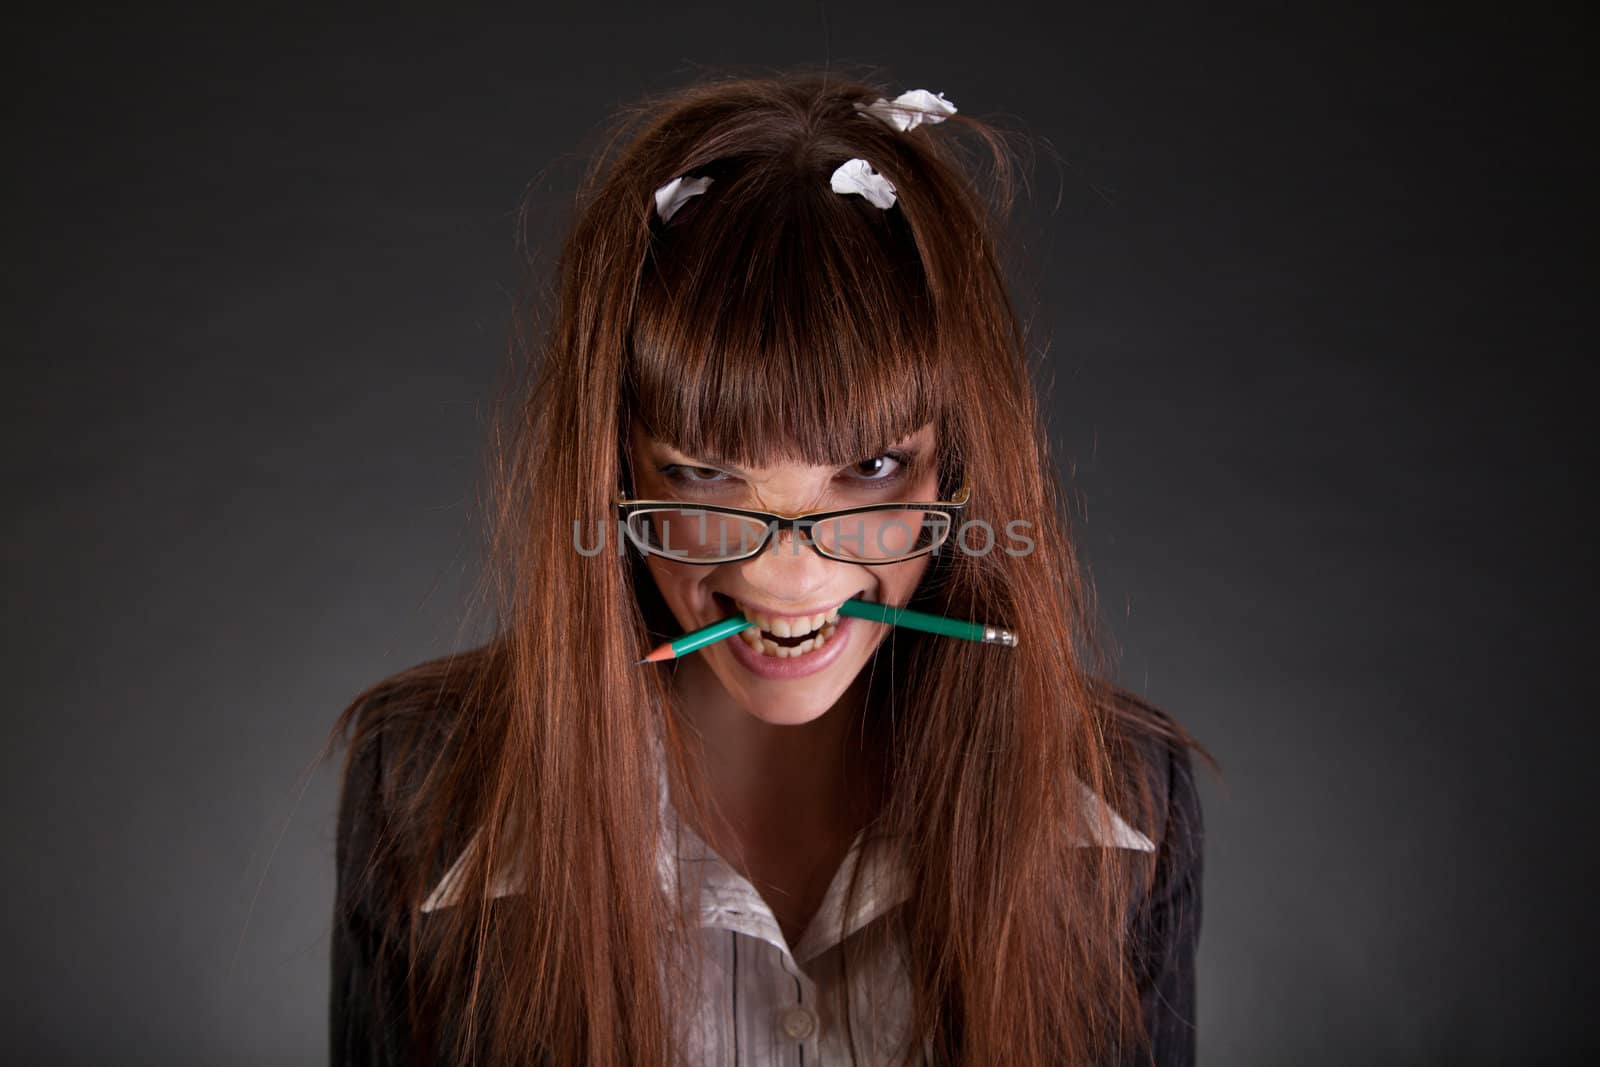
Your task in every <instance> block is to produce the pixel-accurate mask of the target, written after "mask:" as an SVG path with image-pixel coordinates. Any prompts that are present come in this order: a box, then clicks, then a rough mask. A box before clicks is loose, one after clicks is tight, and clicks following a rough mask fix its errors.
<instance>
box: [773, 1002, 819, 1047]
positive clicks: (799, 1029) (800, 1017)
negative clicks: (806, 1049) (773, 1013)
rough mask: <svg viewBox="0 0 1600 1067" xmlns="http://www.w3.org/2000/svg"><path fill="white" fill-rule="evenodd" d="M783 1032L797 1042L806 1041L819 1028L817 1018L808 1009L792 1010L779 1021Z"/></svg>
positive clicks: (786, 1012)
mask: <svg viewBox="0 0 1600 1067" xmlns="http://www.w3.org/2000/svg"><path fill="white" fill-rule="evenodd" d="M778 1025H780V1026H782V1027H783V1032H784V1034H785V1035H787V1036H788V1037H790V1038H793V1039H794V1040H795V1041H804V1040H805V1039H806V1038H808V1037H810V1036H811V1034H812V1032H813V1031H815V1030H816V1028H817V1017H816V1016H815V1015H812V1014H811V1011H810V1009H808V1008H790V1009H788V1010H787V1011H785V1012H784V1013H783V1015H782V1016H780V1017H779V1019H778Z"/></svg>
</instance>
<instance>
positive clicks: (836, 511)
mask: <svg viewBox="0 0 1600 1067" xmlns="http://www.w3.org/2000/svg"><path fill="white" fill-rule="evenodd" d="M971 496H972V483H971V481H966V480H964V481H963V482H962V483H961V488H960V489H959V490H958V491H957V492H956V495H955V497H954V498H952V499H950V500H930V501H906V502H887V503H882V504H857V505H856V506H855V507H849V508H831V509H827V510H823V511H802V512H798V513H796V514H793V515H785V514H783V513H781V512H777V511H758V510H756V509H754V508H735V507H729V506H727V505H725V504H696V503H693V502H692V501H687V500H630V499H628V498H626V497H623V496H618V497H617V498H616V500H615V503H616V506H617V517H618V518H619V519H620V520H621V522H622V528H623V529H624V530H628V531H629V532H628V535H627V539H628V540H629V541H630V542H631V543H632V544H633V547H634V548H637V549H638V550H639V551H640V552H643V553H645V554H646V555H652V556H659V557H661V558H662V559H669V560H671V561H672V562H674V563H687V564H689V565H690V566H694V567H720V566H722V565H723V564H725V563H742V562H744V561H745V560H747V559H754V558H755V557H756V556H759V555H760V554H761V553H762V552H763V551H764V550H765V549H766V547H767V546H768V545H769V544H771V543H772V541H773V538H774V537H776V536H777V535H778V534H781V533H782V532H783V531H784V530H793V531H794V532H795V533H796V534H806V537H805V543H806V544H808V545H810V546H811V547H812V549H814V550H815V551H816V553H817V555H819V556H821V557H822V558H823V559H827V560H832V561H834V562H836V563H858V564H860V565H861V566H863V567H887V566H889V565H890V564H894V563H904V562H906V561H907V560H912V559H916V558H918V557H919V556H926V555H927V554H928V553H930V552H936V551H938V550H939V548H940V546H941V545H943V544H944V543H945V541H946V540H948V539H949V534H948V533H946V535H945V537H944V538H943V539H941V540H940V541H939V543H938V544H936V545H929V546H928V547H927V548H924V549H922V550H921V551H919V552H913V553H911V554H910V555H908V556H897V557H896V558H894V559H880V560H869V559H856V558H855V557H853V556H835V555H830V554H829V553H828V552H827V551H826V550H824V549H823V547H822V546H821V545H819V544H817V542H816V541H815V539H813V538H812V537H811V536H809V533H808V532H807V531H805V530H802V529H801V527H800V524H801V523H802V522H809V523H811V524H812V525H815V524H816V523H818V522H823V521H825V520H827V519H837V518H840V517H842V516H845V515H856V514H860V513H862V512H868V511H938V512H943V513H944V514H946V515H948V516H949V517H950V519H951V523H950V524H951V525H952V526H953V525H955V522H954V520H955V519H956V517H957V513H958V512H959V511H960V510H961V509H962V508H964V507H966V505H967V501H968V499H969V498H970V497H971ZM669 508H670V509H673V510H677V511H704V512H710V513H713V514H717V515H737V516H740V517H742V518H747V519H759V520H761V525H762V527H763V528H764V529H765V530H766V533H765V534H763V535H762V538H761V541H760V543H758V544H757V545H756V547H755V548H753V549H751V550H750V551H749V552H746V553H745V554H744V555H741V556H734V557H732V558H729V559H685V558H683V557H681V556H675V555H673V554H672V553H670V552H661V551H658V550H656V549H654V548H650V547H648V546H645V545H641V544H639V542H638V541H636V540H634V537H633V533H632V529H631V527H630V526H629V524H628V519H629V518H630V517H632V516H633V515H635V514H637V513H639V512H641V511H661V510H665V509H669Z"/></svg>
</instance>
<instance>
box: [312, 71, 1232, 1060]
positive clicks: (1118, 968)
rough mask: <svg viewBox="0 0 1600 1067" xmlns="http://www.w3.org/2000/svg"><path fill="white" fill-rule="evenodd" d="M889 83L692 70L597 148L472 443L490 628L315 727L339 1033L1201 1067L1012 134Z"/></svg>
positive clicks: (1181, 927)
mask: <svg viewBox="0 0 1600 1067" xmlns="http://www.w3.org/2000/svg"><path fill="white" fill-rule="evenodd" d="M888 95H889V94H888V93H887V92H886V91H884V90H882V89H881V88H880V87H877V86H872V85H866V84H858V83H855V82H852V81H848V80H844V79H841V78H839V77H838V76H837V75H834V76H827V75H797V76H794V77H787V78H773V79H761V80H729V81H720V82H712V83H707V84H701V85H697V86H694V87H692V88H689V89H686V90H683V91H680V92H677V93H675V94H673V95H671V96H668V97H665V98H663V99H660V100H657V101H654V102H652V103H651V104H650V105H649V106H647V107H644V108H640V109H638V110H636V111H633V112H630V113H629V114H628V115H626V116H625V118H624V122H623V125H622V127H621V129H620V130H619V132H618V134H617V136H616V137H615V138H614V139H613V140H612V142H611V144H610V148H609V150H608V151H607V152H605V153H602V158H601V159H600V161H599V163H598V164H597V165H596V167H595V170H594V171H593V174H592V176H591V179H590V181H589V182H588V183H587V185H586V187H585V189H584V191H583V194H582V196H581V198H580V211H579V213H578V216H577V218H576V221H575V223H574V226H573V228H572V231H571V233H570V236H569V237H568V239H567V241H566V244H565V246H564V249H563V252H562V257H561V261H560V265H559V285H558V290H557V300H556V302H555V304H554V305H553V307H552V308H551V311H550V316H549V319H548V322H547V323H546V325H545V329H544V330H543V331H542V333H540V334H537V335H536V336H537V337H538V340H537V342H535V343H534V344H532V345H530V347H532V348H534V349H535V355H536V356H537V359H535V360H533V361H530V362H531V369H532V371H533V377H532V379H531V381H530V383H529V385H528V386H527V387H526V388H525V389H521V390H519V391H518V396H519V406H518V408H517V411H516V413H515V415H514V417H513V418H512V419H511V421H510V424H509V426H508V427H507V428H506V430H505V432H504V433H501V434H497V435H496V442H497V444H498V446H499V447H498V450H497V452H496V455H497V456H498V463H497V464H496V467H495V470H496V472H497V479H496V486H495V488H496V495H495V498H494V499H495V504H496V506H495V510H494V512H493V517H494V520H495V536H494V538H493V543H492V552H491V561H492V563H493V569H492V571H491V573H492V574H493V575H494V576H495V578H496V579H497V585H496V588H497V590H498V591H499V593H500V600H499V603H498V610H499V613H500V615H499V625H498V627H497V632H498V636H496V637H495V638H494V639H493V640H492V641H490V642H489V643H488V644H487V645H485V646H484V647H481V648H478V649H476V650H474V651H472V652H470V653H466V654H463V655H457V656H452V657H449V658H447V659H442V660H439V661H436V662H432V663H427V664H424V665H421V666H419V667H416V668H413V669H411V670H409V671H406V672H404V673H402V674H401V675H399V676H397V677H394V678H390V679H388V680H386V681H384V682H381V683H379V684H377V685H374V686H373V687H371V688H370V689H368V690H367V691H366V692H364V693H362V694H361V695H360V696H359V697H357V698H356V700H355V701H354V702H353V703H352V704H351V706H350V708H349V709H347V710H346V712H345V714H344V716H343V718H342V719H341V733H344V732H347V733H348V734H349V735H350V738H351V741H350V748H349V754H348V757H347V762H346V765H345V775H346V777H345V783H344V791H343V800H342V803H341V815H340V823H339V855H338V865H339V888H338V903H337V910H336V916H335V937H334V947H333V978H334V988H333V1000H332V1024H333V1034H332V1045H333V1061H334V1063H336V1064H354V1063H400V1062H468V1061H473V1062H478V1063H486V1064H511V1063H531V1062H536V1061H544V1062H553V1063H580V1062H582V1063H589V1062H592V1063H627V1064H655V1063H667V1062H688V1063H728V1064H732V1063H739V1064H758V1063H759V1064H766V1063H796V1064H802V1063H836V1062H837V1063H849V1062H857V1063H890V1062H939V1063H955V1062H961V1063H982V1064H992V1063H1018V1064H1023V1063H1026V1064H1046V1063H1050V1064H1055V1063H1113V1062H1116V1063H1121V1062H1127V1063H1148V1062H1155V1063H1158V1064H1178V1063H1188V1062H1191V1061H1192V1057H1193V1048H1194V976H1193V962H1194V953H1195V946H1196V941H1197V938H1198V932H1199V919H1200V871H1201V849H1200V841H1201V823H1200V810H1199V806H1198V802H1197V799H1196V795H1195V790H1194V784H1193V780H1192V774H1191V765H1190V760H1189V751H1190V749H1191V748H1196V747H1197V746H1195V745H1194V743H1193V741H1192V740H1191V739H1190V738H1189V737H1188V735H1187V734H1186V733H1185V732H1184V731H1183V730H1182V729H1181V728H1180V727H1179V726H1178V725H1177V724H1176V723H1175V722H1173V721H1172V720H1171V719H1170V718H1168V717H1167V716H1166V715H1164V714H1163V713H1160V712H1158V711H1156V710H1155V709H1152V708H1150V707H1148V706H1146V705H1144V704H1142V703H1141V702H1140V701H1138V700H1137V699H1135V698H1133V697H1131V696H1130V695H1129V694H1127V693H1125V692H1123V691H1121V690H1119V689H1117V688H1116V687H1114V686H1112V685H1110V684H1109V683H1107V682H1106V681H1105V680H1104V677H1105V670H1104V666H1103V665H1102V664H1099V663H1097V657H1096V656H1095V655H1094V648H1095V644H1094V640H1093V633H1092V626H1091V623H1092V620H1091V617H1090V616H1091V610H1090V600H1089V597H1088V594H1087V591H1086V585H1085V583H1084V581H1083V580H1082V579H1081V578H1080V576H1079V574H1078V573H1077V571H1076V569H1075V565H1074V557H1073V551H1072V547H1071V542H1070V540H1069V535H1068V531H1067V529H1066V523H1065V521H1064V518H1063V508H1062V504H1061V491H1060V488H1059V486H1058V484H1057V481H1056V478H1055V476H1054V474H1053V472H1052V471H1051V469H1050V467H1049V465H1048V463H1047V459H1046V448H1045V441H1046V437H1045V434H1044V431H1043V424H1042V420H1041V418H1040V413H1039V410H1038V403H1037V398H1036V396H1035V393H1034V391H1033V388H1032V386H1031V384H1030V382H1029V376H1028V368H1027V365H1026V358H1025V353H1024V344H1023V338H1022V335H1021V330H1020V327H1019V324H1018V320H1017V317H1016V315H1015V314H1014V312H1013V309H1012V307H1011V304H1010V301H1009V298H1008V296H1007V292H1006V288H1005V285H1004V280H1003V277H1002V271H1001V267H1000V262H999V259H998V256H997V252H996V239H997V232H998V222H997V220H998V219H999V218H1001V217H1003V216H1004V214H1005V211H1006V208H1007V207H1008V205H1009V197H1008V195H1007V188H1008V186H1007V181H1008V178H1009V175H1010V171H1009V169H1008V165H1007V159H1008V156H1007V153H1006V151H1005V147H1004V143H1003V141H1002V139H1001V138H1000V136H999V135H998V134H996V133H995V132H994V131H993V130H991V129H989V128H988V127H986V126H984V125H983V124H981V123H979V122H975V121H972V120H969V119H967V118H966V117H965V116H963V115H959V114H957V113H956V112H955V108H954V105H952V104H951V103H950V102H949V101H947V100H945V99H944V98H943V97H942V96H936V95H935V94H931V93H926V92H921V91H917V92H913V93H909V94H904V95H902V96H899V97H895V98H894V99H893V100H889V99H887V97H888ZM974 146H976V148H978V149H980V150H981V151H980V152H974V151H973V147H974ZM985 166H989V167H992V168H993V174H994V176H995V178H996V179H997V182H996V188H997V189H998V192H999V196H998V198H997V201H996V203H995V205H994V207H993V209H990V208H988V207H986V206H985V202H984V200H983V199H982V198H980V197H979V195H978V193H977V192H976V178H975V176H976V175H977V174H978V173H979V172H981V171H982V170H983V168H984V167H985ZM640 499H644V500H653V501H665V502H668V503H669V504H671V503H676V504H681V505H683V508H682V509H681V510H680V513H679V514H678V515H677V516H675V517H677V518H678V519H679V520H680V522H679V526H678V527H677V531H678V533H677V535H676V537H677V538H678V540H677V542H676V543H673V539H674V534H673V533H672V530H671V528H670V523H669V522H663V521H662V519H663V516H664V514H666V513H665V512H663V511H661V510H659V509H658V507H657V506H656V505H642V506H641V505H633V506H630V505H628V504H627V503H626V502H627V501H633V500H640ZM619 501H622V502H623V503H621V504H619ZM904 502H915V503H928V504H931V505H935V506H934V507H930V508H928V509H926V510H925V511H924V510H922V509H903V510H902V509H894V510H892V512H891V511H890V510H885V509H881V508H879V509H876V510H873V509H870V508H868V509H866V510H864V511H861V512H859V513H858V515H857V518H859V516H863V515H864V516H868V517H875V518H877V519H885V518H890V517H906V516H912V515H913V511H915V517H914V518H913V519H912V521H911V522H910V523H909V524H905V525H900V526H897V527H896V529H897V530H899V531H900V532H908V536H906V537H905V538H903V539H899V540H897V539H896V537H895V536H894V535H893V534H891V535H890V536H889V537H888V539H887V541H885V540H884V538H883V537H882V530H881V529H878V528H874V530H875V532H876V533H877V534H878V536H877V538H876V541H875V542H874V543H873V544H868V543H867V542H868V540H870V539H866V538H862V539H860V540H859V541H858V542H857V543H856V544H855V545H852V544H850V543H849V538H850V537H851V536H852V535H860V534H861V533H862V532H863V530H864V529H865V527H863V526H862V525H860V524H859V523H856V524H854V525H851V526H849V527H848V528H846V527H844V526H836V527H828V528H827V530H829V531H831V532H826V531H825V530H824V527H823V526H822V525H821V524H815V525H812V526H810V527H809V528H808V527H807V525H806V524H799V525H796V524H786V523H783V522H778V521H777V519H778V517H790V516H795V515H799V514H801V513H810V512H816V511H822V510H838V509H843V508H866V506H867V505H879V504H884V503H895V504H900V503H904ZM709 506H717V507H721V508H733V509H752V510H755V511H758V512H768V513H773V515H772V516H771V518H772V519H773V521H774V523H775V525H771V526H767V525H764V524H763V521H762V520H759V519H758V520H756V521H755V522H754V523H753V524H752V525H751V526H750V527H748V528H747V529H748V530H749V531H750V532H751V533H752V540H751V541H749V542H745V541H743V540H741V539H737V538H736V539H734V540H735V541H736V542H737V544H735V545H734V547H733V548H731V549H730V548H729V547H728V538H727V537H726V535H727V533H728V531H729V529H730V528H731V527H728V526H722V525H719V526H718V527H717V529H718V531H719V537H718V538H709V539H708V538H707V536H706V531H705V528H704V527H701V528H700V529H699V530H698V531H697V532H691V530H690V526H691V524H690V523H689V522H688V521H687V520H686V516H687V515H688V514H689V513H690V512H691V511H693V509H697V508H698V509H704V508H707V507H709ZM699 514H700V515H701V516H702V517H703V516H704V515H705V514H706V512H705V511H704V510H701V511H700V512H699ZM728 514H729V513H727V512H723V513H718V515H719V518H718V520H717V521H718V523H719V524H720V523H722V522H723V521H725V520H726V516H727V515H728ZM625 515H627V516H630V517H629V518H628V524H627V525H625V526H623V525H620V524H619V517H621V516H625ZM726 521H734V520H726ZM941 521H942V522H943V523H944V525H943V526H941V525H940V522H941ZM957 522H959V527H957V525H956V523H957ZM808 534H809V536H808ZM830 538H832V540H830ZM718 540H720V542H721V543H720V544H719V545H717V546H715V547H712V548H708V547H707V545H708V544H709V543H710V542H712V541H718ZM863 546H864V547H863ZM986 546H987V550H985V549H986ZM850 599H856V600H864V601H875V602H879V603H884V604H891V605H902V606H905V605H908V606H910V607H913V608H916V609H919V610H923V611H927V612H931V613H935V614H938V615H943V616H947V617H953V618H957V619H963V620H976V621H980V622H986V623H990V624H995V625H999V626H1007V627H1009V628H1010V629H1012V630H1014V631H1015V632H1016V633H1017V634H1018V636H1019V638H1020V641H1019V643H1018V644H1017V646H1016V647H1013V648H1008V647H1002V646H997V645H993V644H984V643H979V642H976V641H965V640H959V639H954V638H950V637H942V636H935V635H933V634H930V633H924V632H920V631H916V630H911V629H908V628H904V627H889V626H886V625H882V624H880V623H876V622H870V621H867V620H864V619H860V618H854V617H841V616H840V615H838V614H837V609H838V608H839V607H840V606H841V605H842V604H844V602H845V601H846V600H850ZM738 615H742V616H743V617H744V618H746V619H748V620H750V621H751V622H752V623H754V626H752V627H751V628H750V629H747V630H746V631H745V632H744V633H742V634H740V635H738V636H736V637H734V638H731V639H728V640H724V641H721V642H718V643H714V644H711V645H709V646H706V647H705V648H703V649H701V650H699V651H696V652H693V653H691V654H688V655H684V656H681V657H679V658H677V659H672V660H669V661H667V662H666V663H665V664H662V665H657V664H655V663H641V661H640V657H641V656H643V655H645V653H646V652H648V651H649V650H650V649H651V648H652V647H653V646H655V645H656V644H657V643H658V642H660V641H662V640H664V639H666V638H672V637H676V636H678V635H680V634H683V633H685V632H688V631H692V630H696V629H698V628H700V627H702V626H705V625H707V624H710V623H714V622H717V621H718V620H721V619H724V618H727V617H729V616H738Z"/></svg>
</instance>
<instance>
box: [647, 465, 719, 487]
mask: <svg viewBox="0 0 1600 1067" xmlns="http://www.w3.org/2000/svg"><path fill="white" fill-rule="evenodd" d="M661 473H662V474H664V475H666V476H667V478H668V479H669V480H670V481H674V482H678V483H680V484H683V485H717V484H720V483H721V482H722V481H723V480H724V478H725V477H726V475H724V474H723V473H722V472H721V471H719V470H717V469H716V468H715V467H691V466H688V465H687V464H683V463H669V464H667V465H666V466H665V467H662V468H661Z"/></svg>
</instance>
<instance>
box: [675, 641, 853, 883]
mask: <svg viewBox="0 0 1600 1067" xmlns="http://www.w3.org/2000/svg"><path fill="white" fill-rule="evenodd" d="M867 682H868V677H867V674H866V672H863V673H862V675H861V676H859V677H858V678H857V679H856V680H855V682H854V683H852V685H851V686H850V688H849V689H847V690H846V691H845V693H844V695H843V696H842V697H840V699H839V700H838V701H837V702H836V703H835V704H834V706H833V707H832V708H830V709H829V710H828V711H827V712H825V713H824V714H822V715H820V716H818V717H817V718H815V719H813V720H811V721H810V722H807V723H801V724H796V725H774V724H772V723H768V722H763V721H762V720H760V719H758V718H756V717H755V716H754V715H752V714H750V713H749V712H748V711H746V710H745V709H744V708H742V707H740V706H739V705H738V704H737V703H736V702H735V701H734V700H733V699H732V698H731V697H730V696H729V695H728V693H727V691H726V690H725V689H723V688H722V686H721V685H720V684H719V683H718V682H717V681H716V678H715V676H714V675H712V673H711V672H710V671H709V670H705V669H704V668H703V667H699V666H698V665H695V664H690V663H685V664H683V665H682V666H681V668H680V670H679V671H678V673H677V675H676V677H675V678H674V683H673V694H674V700H675V702H676V704H677V708H678V714H679V716H680V717H681V718H682V719H683V720H684V721H685V723H686V725H687V726H688V727H689V730H688V734H689V738H690V746H689V747H690V753H689V756H690V760H691V767H692V769H693V771H694V772H695V773H696V774H697V775H698V776H699V780H700V781H701V783H702V784H703V785H704V787H705V790H706V794H707V799H708V800H709V801H710V802H711V806H712V807H713V809H715V810H714V812H713V813H712V816H711V817H712V818H714V819H716V820H717V821H718V822H721V823H723V824H724V825H721V826H717V825H713V826H711V827H700V828H698V829H699V830H700V831H701V833H702V834H703V835H705V836H706V839H707V841H708V842H709V843H711V844H712V847H714V848H717V849H718V851H719V852H722V853H723V854H724V855H725V856H729V858H732V856H731V855H729V853H728V852H727V851H725V850H726V849H728V848H730V847H739V848H741V849H744V848H755V849H756V850H760V849H761V847H762V843H763V842H767V843H773V842H775V841H779V840H782V839H798V840H810V841H814V842H819V845H818V847H819V848H821V847H823V846H822V845H821V844H820V842H821V841H824V840H827V841H833V842H835V843H837V841H839V840H842V841H843V842H844V843H845V844H848V842H849V840H850V838H852V837H853V836H854V835H855V832H856V831H857V830H859V829H860V828H861V826H863V825H864V824H865V823H866V822H867V821H868V820H870V819H871V818H872V816H873V815H874V814H875V813H876V811H877V807H878V803H879V802H880V800H881V786H882V774H881V769H880V762H879V761H878V760H877V759H876V758H875V755H874V754H875V753H876V752H877V745H876V743H875V739H874V738H873V736H872V731H871V730H870V729H864V724H865V714H864V713H865V703H866V693H867ZM719 817H720V818H719ZM730 834H731V839H730ZM774 847H776V846H774Z"/></svg>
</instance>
